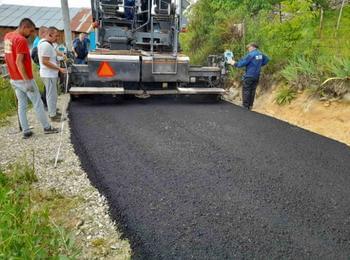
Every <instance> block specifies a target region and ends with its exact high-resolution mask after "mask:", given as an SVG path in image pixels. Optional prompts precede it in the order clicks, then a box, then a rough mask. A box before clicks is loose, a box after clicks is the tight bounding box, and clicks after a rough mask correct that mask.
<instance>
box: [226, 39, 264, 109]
mask: <svg viewBox="0 0 350 260" xmlns="http://www.w3.org/2000/svg"><path fill="white" fill-rule="evenodd" d="M247 49H248V52H249V53H248V54H247V55H246V56H245V57H244V58H242V59H241V60H239V61H238V62H236V61H234V60H231V61H230V62H229V63H230V64H231V65H232V66H234V67H236V68H243V67H245V68H246V72H245V74H244V76H243V89H242V99H243V107H244V108H247V109H249V110H251V109H252V107H253V103H254V98H255V92H256V87H257V86H258V83H259V78H260V71H261V67H262V66H265V65H266V64H267V63H268V62H269V60H270V59H269V58H268V57H267V56H266V55H265V54H263V53H262V52H261V51H260V50H259V46H258V45H257V44H256V43H250V44H248V45H247Z"/></svg>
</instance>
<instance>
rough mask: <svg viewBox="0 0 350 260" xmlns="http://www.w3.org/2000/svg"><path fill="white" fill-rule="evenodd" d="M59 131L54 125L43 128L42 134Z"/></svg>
mask: <svg viewBox="0 0 350 260" xmlns="http://www.w3.org/2000/svg"><path fill="white" fill-rule="evenodd" d="M58 132H59V130H58V128H55V127H52V126H50V127H48V128H44V134H57V133H58Z"/></svg>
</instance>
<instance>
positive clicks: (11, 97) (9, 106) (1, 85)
mask: <svg viewBox="0 0 350 260" xmlns="http://www.w3.org/2000/svg"><path fill="white" fill-rule="evenodd" d="M15 111H16V96H15V92H14V91H13V89H12V87H11V84H10V81H9V80H7V79H3V78H0V125H3V124H4V123H5V122H6V118H7V117H8V116H10V115H12V114H13V113H14V112H15Z"/></svg>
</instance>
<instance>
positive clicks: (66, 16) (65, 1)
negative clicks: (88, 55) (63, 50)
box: [61, 0, 72, 51]
mask: <svg viewBox="0 0 350 260" xmlns="http://www.w3.org/2000/svg"><path fill="white" fill-rule="evenodd" d="M61 8H62V17H63V24H64V38H65V41H66V47H67V50H68V51H72V31H71V29H70V18H69V8H68V0H61Z"/></svg>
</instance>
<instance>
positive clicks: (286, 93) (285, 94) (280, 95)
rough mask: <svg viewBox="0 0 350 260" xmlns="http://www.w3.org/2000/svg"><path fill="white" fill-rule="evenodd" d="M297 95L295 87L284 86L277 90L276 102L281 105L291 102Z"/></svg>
mask: <svg viewBox="0 0 350 260" xmlns="http://www.w3.org/2000/svg"><path fill="white" fill-rule="evenodd" d="M296 96H297V93H296V91H295V90H294V89H293V88H290V87H283V88H280V89H279V90H278V92H277V96H276V102H277V104H279V105H284V104H289V103H290V102H291V101H292V100H293V99H294V98H296Z"/></svg>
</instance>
